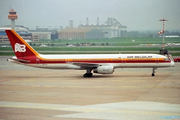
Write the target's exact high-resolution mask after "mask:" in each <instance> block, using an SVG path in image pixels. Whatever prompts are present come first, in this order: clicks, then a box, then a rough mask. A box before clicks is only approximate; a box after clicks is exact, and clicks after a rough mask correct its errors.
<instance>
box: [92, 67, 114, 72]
mask: <svg viewBox="0 0 180 120" xmlns="http://www.w3.org/2000/svg"><path fill="white" fill-rule="evenodd" d="M93 72H94V73H99V74H112V73H113V72H114V67H113V66H99V67H98V68H96V69H94V70H93Z"/></svg>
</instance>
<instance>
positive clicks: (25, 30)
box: [0, 25, 39, 43]
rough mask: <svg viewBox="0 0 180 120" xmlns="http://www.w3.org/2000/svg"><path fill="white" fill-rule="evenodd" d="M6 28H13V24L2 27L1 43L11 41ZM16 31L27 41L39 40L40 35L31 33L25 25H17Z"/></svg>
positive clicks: (0, 28)
mask: <svg viewBox="0 0 180 120" xmlns="http://www.w3.org/2000/svg"><path fill="white" fill-rule="evenodd" d="M6 29H11V26H10V25H6V26H4V27H0V43H10V42H9V39H8V37H7V35H6V32H5V30H6ZM15 31H16V32H17V33H18V34H19V35H20V36H21V37H22V38H23V39H24V40H25V41H27V42H39V35H37V34H33V33H31V32H30V31H29V29H28V28H26V27H24V26H20V25H15Z"/></svg>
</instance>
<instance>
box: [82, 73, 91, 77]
mask: <svg viewBox="0 0 180 120" xmlns="http://www.w3.org/2000/svg"><path fill="white" fill-rule="evenodd" d="M92 75H93V74H92V73H85V74H84V75H83V77H92Z"/></svg>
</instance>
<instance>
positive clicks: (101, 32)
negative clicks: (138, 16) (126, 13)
mask: <svg viewBox="0 0 180 120" xmlns="http://www.w3.org/2000/svg"><path fill="white" fill-rule="evenodd" d="M126 34H127V26H123V25H121V24H120V23H119V22H118V21H117V20H116V19H115V18H108V19H107V21H106V22H105V23H104V24H99V18H97V23H96V24H89V19H88V18H86V24H80V25H79V26H78V27H77V28H73V21H72V20H70V23H69V27H68V28H66V29H64V30H61V31H59V32H58V39H110V38H114V37H126Z"/></svg>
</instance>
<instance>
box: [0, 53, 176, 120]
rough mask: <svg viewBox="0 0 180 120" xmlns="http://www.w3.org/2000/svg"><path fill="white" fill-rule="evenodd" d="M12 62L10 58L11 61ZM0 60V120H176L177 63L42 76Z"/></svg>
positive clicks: (41, 71)
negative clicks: (91, 73) (86, 75)
mask: <svg viewBox="0 0 180 120" xmlns="http://www.w3.org/2000/svg"><path fill="white" fill-rule="evenodd" d="M9 57H11V56H9ZM9 57H7V56H0V120H120V119H121V120H122V119H124V120H180V72H179V71H180V63H176V64H175V67H170V68H161V69H157V70H156V74H155V76H154V77H152V76H151V73H152V69H134V68H132V69H129V68H128V69H116V70H115V72H114V74H111V75H101V74H94V76H93V77H91V78H84V77H82V76H83V74H84V73H85V71H83V70H82V71H81V70H45V69H38V68H31V67H26V66H22V65H17V64H13V63H9V62H7V61H6V60H7V58H9Z"/></svg>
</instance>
